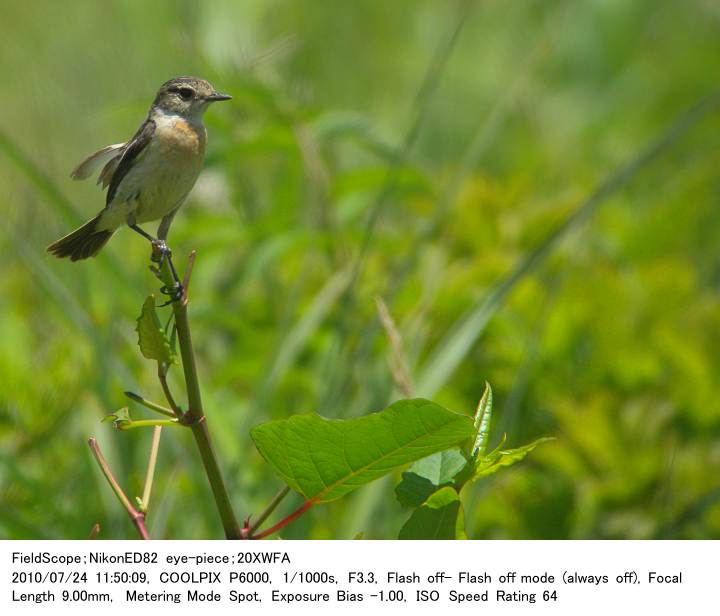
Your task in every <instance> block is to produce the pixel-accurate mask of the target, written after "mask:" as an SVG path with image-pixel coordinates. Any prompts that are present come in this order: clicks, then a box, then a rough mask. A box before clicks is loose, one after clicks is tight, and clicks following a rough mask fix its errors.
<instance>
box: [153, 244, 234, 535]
mask: <svg viewBox="0 0 720 616" xmlns="http://www.w3.org/2000/svg"><path fill="white" fill-rule="evenodd" d="M195 254H196V253H195V251H193V252H191V253H190V257H189V258H188V266H187V269H186V272H185V280H184V281H183V289H184V290H183V295H182V298H181V299H179V300H178V301H175V302H173V304H172V307H173V312H174V314H175V328H176V331H177V340H178V346H179V347H180V356H181V358H182V366H183V373H184V375H185V387H186V389H187V397H188V411H187V413H186V415H185V423H186V425H189V426H190V429H191V430H192V433H193V436H194V437H195V442H196V443H197V446H198V449H199V451H200V458H201V459H202V462H203V466H204V467H205V473H206V474H207V478H208V481H209V482H210V488H211V489H212V493H213V497H214V498H215V505H216V506H217V510H218V513H219V514H220V519H221V521H222V525H223V529H224V531H225V537H226V538H228V539H242V538H243V535H242V531H241V529H240V525H239V524H238V521H237V518H236V517H235V513H234V511H233V508H232V504H231V502H230V496H229V494H228V491H227V488H226V486H225V482H224V481H223V478H222V474H221V472H220V465H219V464H218V461H217V456H216V455H215V450H214V449H213V445H212V441H211V439H210V432H209V431H208V427H207V421H206V420H205V412H204V411H203V406H202V398H201V396H200V383H199V381H198V375H197V367H196V365H195V353H194V352H193V346H192V338H191V336H190V323H189V321H188V314H187V305H188V288H189V285H190V273H191V271H192V266H193V263H194V262H195ZM160 277H161V279H162V280H163V282H165V284H166V285H167V286H168V287H170V288H172V286H173V280H172V276H171V274H170V270H169V268H168V266H167V262H165V263H164V264H163V267H162V269H161V271H160ZM161 382H162V380H161Z"/></svg>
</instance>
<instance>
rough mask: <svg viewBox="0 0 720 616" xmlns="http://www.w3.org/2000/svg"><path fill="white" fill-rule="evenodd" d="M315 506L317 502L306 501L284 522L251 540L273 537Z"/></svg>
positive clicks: (283, 520) (281, 521) (284, 519)
mask: <svg viewBox="0 0 720 616" xmlns="http://www.w3.org/2000/svg"><path fill="white" fill-rule="evenodd" d="M314 504H315V501H313V500H308V501H305V502H304V503H303V504H302V506H301V507H299V508H298V509H296V510H295V511H293V512H292V513H291V514H290V515H289V516H287V517H286V518H283V519H282V520H280V521H279V522H278V523H277V524H275V526H271V527H270V528H268V529H267V530H265V531H263V532H261V533H260V534H258V535H255V536H254V537H253V536H251V537H250V539H264V538H265V537H268V536H270V535H272V534H273V533H276V532H277V531H279V530H280V529H282V528H285V527H286V526H287V525H288V524H290V522H294V521H295V520H297V519H298V518H299V517H300V516H301V515H302V514H303V513H305V512H306V511H307V510H308V509H310V507H312V506H313V505H314Z"/></svg>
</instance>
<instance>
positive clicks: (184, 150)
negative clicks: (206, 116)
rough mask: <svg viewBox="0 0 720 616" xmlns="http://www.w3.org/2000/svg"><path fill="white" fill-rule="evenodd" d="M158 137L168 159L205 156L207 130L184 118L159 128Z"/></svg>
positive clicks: (161, 148) (163, 152) (162, 150)
mask: <svg viewBox="0 0 720 616" xmlns="http://www.w3.org/2000/svg"><path fill="white" fill-rule="evenodd" d="M156 135H157V138H158V142H159V145H160V150H161V152H162V154H163V156H166V157H167V158H181V159H182V158H196V157H198V158H202V157H203V155H204V154H205V143H206V142H207V136H206V133H205V128H204V127H202V126H199V127H198V126H193V125H192V124H190V123H189V122H187V121H186V120H184V119H182V118H175V119H174V120H173V122H171V123H168V124H166V125H164V126H158V128H157V129H156Z"/></svg>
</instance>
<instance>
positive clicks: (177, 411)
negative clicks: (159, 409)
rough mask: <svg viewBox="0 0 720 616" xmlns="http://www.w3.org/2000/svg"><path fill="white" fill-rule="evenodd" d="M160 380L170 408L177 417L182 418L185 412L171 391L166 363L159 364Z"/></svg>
mask: <svg viewBox="0 0 720 616" xmlns="http://www.w3.org/2000/svg"><path fill="white" fill-rule="evenodd" d="M158 380H159V381H160V387H162V390H163V393H164V394H165V399H166V400H167V402H168V404H169V405H170V408H171V409H172V410H173V413H174V415H175V417H177V418H178V419H181V418H182V415H183V412H182V409H181V408H180V407H179V406H178V404H177V402H175V398H174V397H173V395H172V392H171V391H170V386H169V385H168V382H167V366H165V365H164V364H158Z"/></svg>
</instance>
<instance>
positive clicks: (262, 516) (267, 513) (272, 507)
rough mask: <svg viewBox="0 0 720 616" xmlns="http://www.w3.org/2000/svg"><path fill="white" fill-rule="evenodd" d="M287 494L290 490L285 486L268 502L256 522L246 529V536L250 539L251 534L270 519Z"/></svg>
mask: <svg viewBox="0 0 720 616" xmlns="http://www.w3.org/2000/svg"><path fill="white" fill-rule="evenodd" d="M289 493H290V488H289V487H288V486H285V487H284V488H282V489H281V490H280V491H279V492H278V493H277V494H276V495H275V496H273V499H272V500H271V501H270V504H269V505H268V506H267V507H265V509H264V510H263V512H262V513H261V514H260V515H259V516H258V517H257V520H255V522H253V523H252V524H251V525H250V528H249V529H248V535H249V536H250V537H252V535H253V533H254V532H255V531H256V530H257V529H258V528H260V527H261V526H262V525H263V522H264V521H265V520H267V519H268V518H269V517H270V515H271V514H272V512H273V511H275V509H277V506H278V505H279V504H280V503H281V502H282V501H283V499H284V498H285V497H286V496H287V495H288V494H289Z"/></svg>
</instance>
